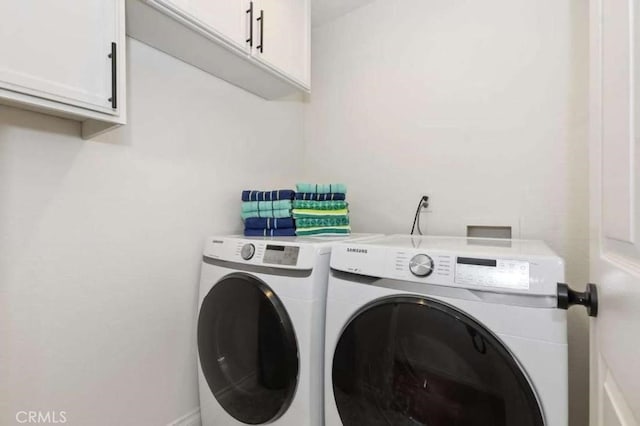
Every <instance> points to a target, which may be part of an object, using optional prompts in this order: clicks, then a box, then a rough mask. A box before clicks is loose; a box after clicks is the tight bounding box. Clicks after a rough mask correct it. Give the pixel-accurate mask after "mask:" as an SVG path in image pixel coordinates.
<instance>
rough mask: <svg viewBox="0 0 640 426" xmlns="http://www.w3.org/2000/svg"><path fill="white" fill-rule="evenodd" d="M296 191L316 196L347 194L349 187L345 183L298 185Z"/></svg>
mask: <svg viewBox="0 0 640 426" xmlns="http://www.w3.org/2000/svg"><path fill="white" fill-rule="evenodd" d="M296 191H297V192H307V193H309V192H312V193H315V194H331V193H334V194H346V193H347V186H346V185H345V184H344V183H320V184H319V183H297V184H296Z"/></svg>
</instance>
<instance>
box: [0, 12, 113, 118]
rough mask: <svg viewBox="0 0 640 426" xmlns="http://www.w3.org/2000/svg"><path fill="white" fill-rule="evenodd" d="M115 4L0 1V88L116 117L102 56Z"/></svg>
mask: <svg viewBox="0 0 640 426" xmlns="http://www.w3.org/2000/svg"><path fill="white" fill-rule="evenodd" d="M118 1H119V0H82V1H77V0H56V1H51V0H20V1H0V16H2V25H0V88H5V89H8V90H11V91H15V92H20V93H25V94H29V95H33V96H38V97H40V98H44V99H48V100H53V101H56V102H60V103H65V104H69V105H74V106H79V107H82V108H87V109H91V110H95V111H100V112H106V113H109V114H117V110H114V109H112V108H111V102H110V101H109V98H111V93H112V92H111V90H112V86H111V84H112V81H111V77H112V76H111V59H110V58H109V57H108V55H109V54H110V53H111V43H112V42H116V41H117V40H118V39H117V38H116V37H117V28H118V25H120V23H118V22H117V19H118V14H117V11H118ZM122 25H124V23H122ZM122 47H124V46H122ZM122 50H123V51H124V49H122Z"/></svg>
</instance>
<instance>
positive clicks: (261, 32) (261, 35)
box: [256, 10, 264, 53]
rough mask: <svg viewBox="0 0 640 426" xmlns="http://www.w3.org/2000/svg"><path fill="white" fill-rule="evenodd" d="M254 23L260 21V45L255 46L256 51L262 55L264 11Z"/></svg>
mask: <svg viewBox="0 0 640 426" xmlns="http://www.w3.org/2000/svg"><path fill="white" fill-rule="evenodd" d="M256 21H260V44H259V45H257V46H256V49H258V50H259V51H260V53H264V10H261V11H260V17H259V18H258V19H256Z"/></svg>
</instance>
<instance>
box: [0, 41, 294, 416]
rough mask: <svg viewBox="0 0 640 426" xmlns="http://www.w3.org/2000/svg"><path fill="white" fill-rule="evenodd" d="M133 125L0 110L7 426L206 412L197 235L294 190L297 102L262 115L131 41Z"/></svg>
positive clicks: (1, 330) (241, 97)
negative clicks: (22, 419) (107, 127)
mask: <svg viewBox="0 0 640 426" xmlns="http://www.w3.org/2000/svg"><path fill="white" fill-rule="evenodd" d="M128 48H129V54H128V61H129V70H128V72H129V111H130V117H129V124H128V125H127V126H126V127H123V128H121V129H119V130H118V131H115V132H113V133H110V134H108V135H106V136H104V137H102V138H100V139H99V140H98V141H83V140H81V139H80V138H79V132H80V128H79V125H78V124H77V123H75V122H72V121H67V120H62V119H57V118H52V117H48V116H44V115H40V114H36V113H31V112H25V111H21V110H17V109H11V108H7V107H2V106H0V347H1V349H0V424H3V425H8V424H14V423H15V420H14V416H15V413H16V412H17V411H19V410H42V411H47V410H50V411H54V410H55V411H58V410H64V411H66V417H67V419H68V422H69V424H73V425H92V426H93V425H116V424H120V425H126V424H128V425H133V424H136V425H160V424H166V423H168V422H170V421H173V420H175V419H176V418H178V417H180V416H182V415H183V414H185V413H187V412H189V411H191V410H192V409H193V408H194V407H197V405H198V401H197V381H196V359H195V338H194V335H195V310H196V305H195V304H196V298H197V283H198V276H199V268H200V258H201V253H202V252H201V248H202V242H203V238H204V237H205V236H206V235H208V234H214V233H229V232H231V231H240V230H241V222H240V219H239V214H238V201H239V197H240V190H241V189H242V188H244V187H249V186H255V185H257V184H260V183H261V184H262V185H263V186H264V187H266V188H269V187H274V186H275V187H277V186H279V185H287V186H289V185H290V184H291V182H293V181H294V180H295V179H294V177H295V176H297V175H299V172H300V170H299V166H298V165H297V164H296V162H292V161H290V159H291V158H299V157H300V156H301V155H302V139H303V126H302V122H303V108H302V105H301V104H300V103H299V102H266V101H263V100H260V99H259V98H257V97H255V96H253V95H251V94H248V93H246V92H244V91H242V90H240V89H237V88H235V87H233V86H230V85H229V84H227V83H225V82H223V81H220V80H218V79H216V78H214V77H211V76H209V75H207V74H204V73H203V72H201V71H199V70H196V69H194V68H191V67H189V66H187V65H185V64H183V63H181V62H178V61H176V60H174V59H172V58H170V57H168V56H166V55H164V54H161V53H159V52H157V51H154V50H152V49H150V48H148V47H146V46H145V45H142V44H140V43H138V42H135V41H130V42H129V44H128Z"/></svg>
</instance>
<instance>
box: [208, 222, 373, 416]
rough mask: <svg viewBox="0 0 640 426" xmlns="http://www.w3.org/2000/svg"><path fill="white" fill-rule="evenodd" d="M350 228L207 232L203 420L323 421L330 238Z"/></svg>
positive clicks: (353, 239)
mask: <svg viewBox="0 0 640 426" xmlns="http://www.w3.org/2000/svg"><path fill="white" fill-rule="evenodd" d="M370 237H372V236H371V235H364V234H360V235H357V234H356V235H352V236H349V237H335V238H334V237H322V238H321V237H299V238H296V237H284V238H247V237H243V236H227V237H212V238H209V239H207V242H206V246H205V249H204V256H203V264H202V274H201V281H200V297H199V310H198V329H197V340H198V372H199V389H200V412H201V417H202V424H203V425H204V426H211V425H215V426H227V425H243V424H265V423H272V424H274V425H278V426H302V425H309V426H320V425H322V424H324V420H323V418H324V415H323V392H322V388H323V374H322V370H323V365H324V360H323V356H324V314H325V302H326V291H327V290H326V289H327V280H328V275H329V257H330V252H331V246H332V245H334V244H335V243H336V242H340V241H346V240H349V241H355V240H359V239H364V238H370Z"/></svg>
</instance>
